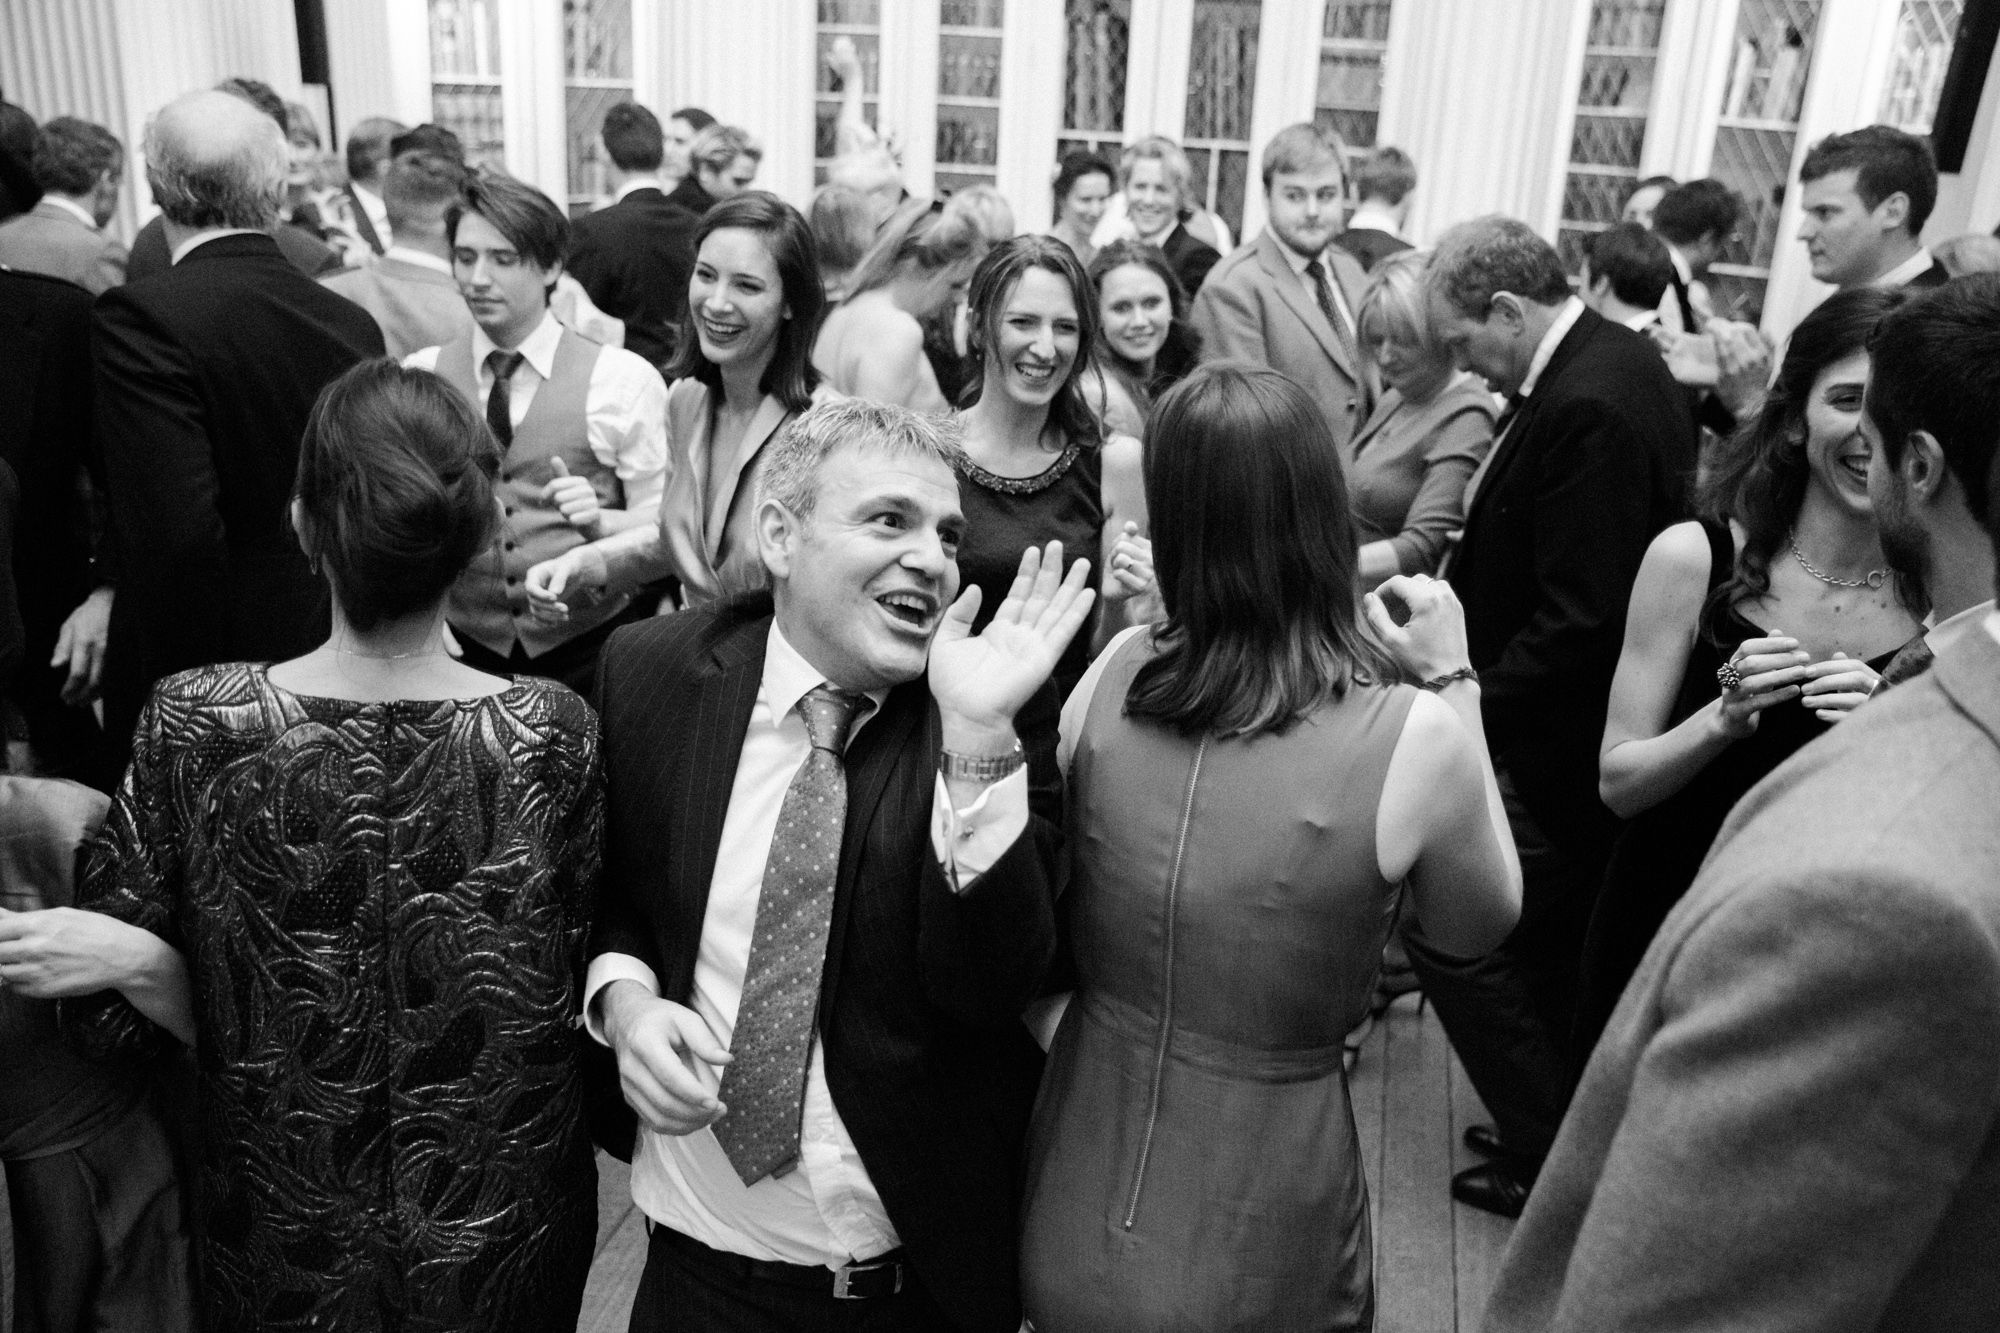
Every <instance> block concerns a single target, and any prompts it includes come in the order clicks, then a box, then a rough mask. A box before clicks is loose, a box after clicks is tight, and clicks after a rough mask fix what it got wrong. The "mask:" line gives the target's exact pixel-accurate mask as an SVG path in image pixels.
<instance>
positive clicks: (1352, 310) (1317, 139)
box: [1189, 125, 1375, 447]
mask: <svg viewBox="0 0 2000 1333" xmlns="http://www.w3.org/2000/svg"><path fill="white" fill-rule="evenodd" d="M1342 152H1343V149H1342V147H1341V142H1340V136H1339V135H1337V134H1335V133H1334V132H1333V131H1331V130H1327V129H1322V128H1320V127H1319V126H1316V125H1293V126H1290V127H1289V128H1287V129H1283V130H1280V131H1278V133H1277V134H1275V135H1273V136H1272V138H1271V142H1270V143H1269V144H1267V145H1266V146H1265V148H1264V163H1263V167H1264V199H1265V205H1266V208H1267V210H1268V214H1267V215H1268V218H1269V221H1267V222H1266V224H1265V227H1264V230H1263V232H1262V233H1261V234H1260V235H1259V236H1258V237H1257V239H1256V240H1255V241H1254V242H1252V243H1251V244H1249V245H1245V246H1239V247H1237V249H1236V251H1235V252H1234V253H1233V254H1231V255H1229V256H1228V257H1227V258H1226V259H1224V260H1223V261H1222V262H1221V263H1219V264H1217V265H1216V266H1215V269H1214V271H1213V272H1211V273H1210V274H1209V275H1208V281H1207V282H1206V283H1204V284H1203V286H1202V289H1201V292H1200V294H1198V295H1196V296H1195V298H1194V308H1193V310H1192V311H1191V313H1190V316H1189V318H1190V321H1191V322H1192V323H1193V325H1194V327H1195V328H1196V329H1197V330H1198V331H1199V332H1200V333H1201V350H1202V355H1203V356H1206V357H1211V358H1213V357H1231V358H1233V359H1235V360H1239V361H1251V362H1255V363H1256V364H1258V365H1263V366H1270V367H1271V368H1272V369H1273V370H1278V371H1282V372H1283V373H1285V374H1287V375H1289V376H1291V377H1292V378H1293V379H1294V380H1296V381H1298V383H1299V385H1300V387H1301V388H1303V389H1305V391H1306V392H1307V393H1310V394H1311V395H1312V396H1313V399H1314V401H1316V402H1317V403H1318V404H1319V405H1320V410H1321V411H1323V412H1325V413H1326V421H1327V424H1328V425H1329V426H1331V427H1332V428H1333V438H1334V442H1335V443H1336V444H1339V445H1341V446H1343V447H1345V446H1346V444H1347V442H1348V440H1349V439H1351V438H1353V435H1354V432H1355V431H1356V430H1358V429H1359V428H1360V426H1361V423H1362V422H1364V421H1366V420H1367V419H1368V412H1369V409H1370V407H1371V406H1372V404H1373V399H1374V383H1375V380H1374V372H1373V368H1372V366H1371V365H1370V363H1369V361H1368V358H1367V357H1365V356H1363V355H1362V352H1361V337H1360V333H1359V329H1358V325H1357V323H1356V320H1357V316H1358V315H1359V314H1360V311H1361V293H1362V291H1363V289H1364V288H1365V287H1366V286H1367V282H1368V280H1367V278H1366V276H1365V275H1363V273H1362V272H1361V265H1360V264H1358V263H1356V262H1355V260H1354V257H1353V256H1352V255H1350V254H1348V253H1347V252H1346V251H1345V250H1343V249H1341V248H1340V247H1339V246H1337V245H1334V244H1332V241H1333V238H1334V237H1335V235H1337V234H1338V233H1339V231H1340V220H1341V215H1342V205H1341V175H1342V172H1343V170H1344V168H1343V167H1342V164H1341V159H1342Z"/></svg>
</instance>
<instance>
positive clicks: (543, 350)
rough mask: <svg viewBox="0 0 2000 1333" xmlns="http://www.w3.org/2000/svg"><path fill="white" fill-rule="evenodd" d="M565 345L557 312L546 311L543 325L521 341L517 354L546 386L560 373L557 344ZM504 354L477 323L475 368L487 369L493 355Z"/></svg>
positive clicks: (475, 324) (473, 351)
mask: <svg viewBox="0 0 2000 1333" xmlns="http://www.w3.org/2000/svg"><path fill="white" fill-rule="evenodd" d="M561 341H562V325H561V324H558V323H557V322H556V317H555V312H554V311H552V310H544V311H543V312H542V322H541V323H539V324H537V325H535V331H534V332H533V333H531V334H529V335H528V336H527V337H525V338H523V339H522V340H521V345H520V346H519V347H516V348H515V349H514V350H515V351H517V352H519V353H520V354H521V359H522V360H524V361H526V362H527V363H528V364H529V365H530V366H533V367H534V369H535V373H536V374H537V375H540V376H541V377H542V379H543V380H544V381H545V382H546V381H547V380H548V379H549V378H550V377H551V376H553V375H554V374H555V372H556V344H558V343H560V342H561ZM499 350H500V344H498V343H496V342H494V341H493V340H492V339H491V338H489V337H487V336H486V330H485V329H483V328H481V327H480V326H479V325H478V324H477V323H476V322H475V323H474V324H473V326H472V364H473V365H474V366H475V367H483V366H485V364H486V358H487V356H488V355H489V354H490V353H493V352H497V351H499Z"/></svg>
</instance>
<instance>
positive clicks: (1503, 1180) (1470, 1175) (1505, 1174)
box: [1451, 1162, 1531, 1217]
mask: <svg viewBox="0 0 2000 1333" xmlns="http://www.w3.org/2000/svg"><path fill="white" fill-rule="evenodd" d="M1530 1183H1531V1182H1530V1180H1529V1179H1528V1178H1527V1177H1526V1176H1524V1175H1523V1174H1522V1172H1521V1170H1520V1168H1518V1167H1516V1166H1514V1165H1512V1164H1511V1163H1508V1162H1487V1163H1485V1164H1484V1165H1483V1166H1473V1167H1467V1168H1466V1169H1465V1170H1463V1171H1461V1172H1459V1173H1458V1174H1457V1175H1455V1176H1453V1177H1452V1178H1451V1197H1452V1198H1454V1199H1457V1200H1458V1201H1459V1202H1460V1203H1463V1204H1469V1205H1471V1206H1472V1207H1474V1208H1478V1209H1482V1210H1484V1211H1486V1212H1489V1213H1498V1214H1499V1215H1500V1216H1502V1217H1519V1216H1520V1215H1521V1210H1522V1209H1523V1208H1525V1207H1527V1206H1528V1187H1529V1185H1530Z"/></svg>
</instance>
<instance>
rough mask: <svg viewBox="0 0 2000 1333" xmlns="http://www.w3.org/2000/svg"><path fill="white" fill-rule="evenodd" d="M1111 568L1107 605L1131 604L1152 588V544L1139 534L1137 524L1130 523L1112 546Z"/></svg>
mask: <svg viewBox="0 0 2000 1333" xmlns="http://www.w3.org/2000/svg"><path fill="white" fill-rule="evenodd" d="M1108 563H1109V565H1110V568H1108V569H1106V570H1105V571H1104V588H1103V597H1104V600H1105V602H1106V603H1108V604H1114V605H1115V604H1116V603H1119V602H1124V601H1128V600H1130V599H1131V598H1134V597H1137V596H1139V595H1140V594H1142V593H1146V592H1150V591H1152V588H1153V541H1152V538H1150V537H1141V536H1140V535H1139V525H1138V524H1137V523H1127V524H1126V525H1125V531H1124V532H1122V533H1120V534H1119V537H1118V540H1117V541H1115V542H1113V543H1112V544H1111V559H1110V561H1109V562H1108Z"/></svg>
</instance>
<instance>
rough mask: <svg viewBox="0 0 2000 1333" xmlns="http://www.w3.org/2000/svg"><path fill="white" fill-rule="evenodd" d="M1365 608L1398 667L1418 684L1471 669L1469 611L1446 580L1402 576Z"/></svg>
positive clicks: (1371, 596) (1366, 598) (1369, 596)
mask: <svg viewBox="0 0 2000 1333" xmlns="http://www.w3.org/2000/svg"><path fill="white" fill-rule="evenodd" d="M1361 605H1362V609H1363V610H1364V611H1366V612H1367V615H1368V623H1369V624H1371V625H1373V626H1374V627H1375V632H1376V633H1377V634H1379V635H1380V636H1381V637H1382V642H1383V643H1385V644H1387V645H1388V648H1389V651H1390V652H1391V653H1393V654H1394V655H1395V658H1396V661H1397V662H1398V663H1399V664H1401V666H1402V668H1403V670H1405V671H1407V672H1409V673H1410V675H1412V676H1414V677H1415V678H1416V679H1418V680H1434V679H1436V678H1437V677H1439V676H1445V675H1450V674H1451V673H1452V672H1454V671H1456V670H1458V669H1459V668H1460V667H1462V666H1465V665H1466V664H1467V660H1468V658H1469V657H1470V656H1471V654H1470V652H1469V651H1468V650H1467V648H1466V644H1465V608H1464V607H1462V606H1460V605H1459V604H1458V594H1457V593H1455V592H1453V591H1452V590H1451V585H1450V584H1449V583H1446V582H1445V581H1444V580H1442V579H1434V578H1432V577H1431V576H1430V575H1428V574H1397V575H1395V576H1394V577H1392V578H1387V579H1384V580H1383V581H1382V585H1381V586H1380V587H1378V588H1377V589H1375V591H1373V592H1371V593H1366V594H1364V595H1363V596H1362V599H1361ZM1398 612H1400V613H1401V614H1400V616H1399V615H1398Z"/></svg>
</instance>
